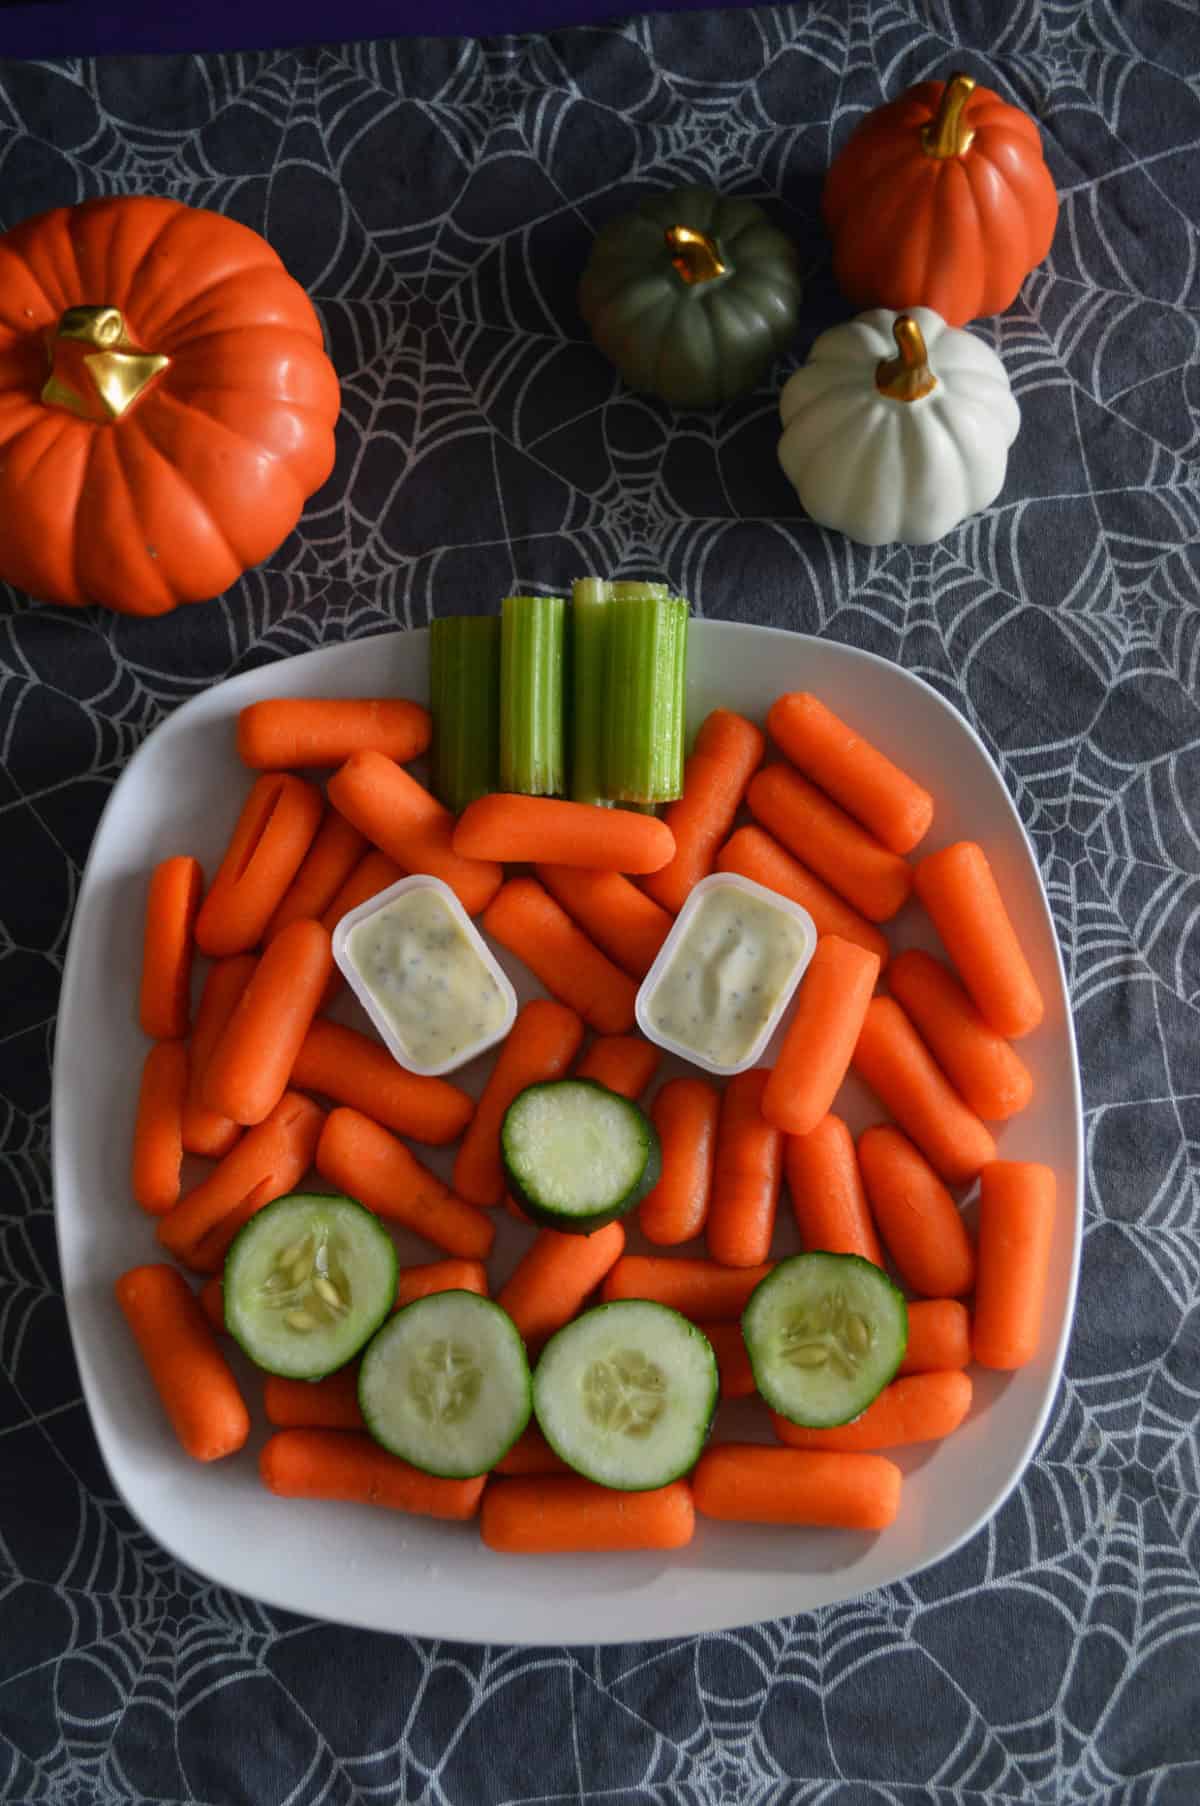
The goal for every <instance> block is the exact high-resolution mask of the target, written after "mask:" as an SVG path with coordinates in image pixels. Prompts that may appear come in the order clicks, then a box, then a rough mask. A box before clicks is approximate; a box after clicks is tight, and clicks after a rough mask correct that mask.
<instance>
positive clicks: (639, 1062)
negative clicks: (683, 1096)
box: [575, 1035, 662, 1098]
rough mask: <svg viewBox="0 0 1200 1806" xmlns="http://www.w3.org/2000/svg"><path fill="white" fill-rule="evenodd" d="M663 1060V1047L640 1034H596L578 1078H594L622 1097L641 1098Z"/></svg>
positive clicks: (576, 1072) (579, 1069)
mask: <svg viewBox="0 0 1200 1806" xmlns="http://www.w3.org/2000/svg"><path fill="white" fill-rule="evenodd" d="M661 1064H662V1049H661V1048H658V1047H655V1045H654V1043H653V1041H643V1040H642V1038H641V1036H640V1035H597V1037H596V1039H595V1040H594V1041H593V1042H592V1045H591V1046H590V1047H589V1048H588V1050H587V1052H586V1053H585V1054H584V1056H583V1058H582V1060H580V1062H579V1064H578V1066H577V1067H576V1068H575V1077H576V1078H577V1079H595V1081H596V1083H597V1084H598V1085H606V1086H607V1087H608V1089H609V1090H610V1091H616V1092H619V1093H620V1095H621V1096H622V1097H628V1098H639V1097H641V1095H642V1092H643V1091H645V1090H646V1089H647V1087H648V1086H649V1085H650V1083H651V1082H652V1080H653V1078H654V1075H655V1073H656V1072H657V1071H658V1069H659V1067H660V1066H661Z"/></svg>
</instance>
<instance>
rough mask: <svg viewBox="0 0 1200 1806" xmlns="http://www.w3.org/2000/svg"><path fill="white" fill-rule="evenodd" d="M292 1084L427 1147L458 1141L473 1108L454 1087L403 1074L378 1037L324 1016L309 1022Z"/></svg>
mask: <svg viewBox="0 0 1200 1806" xmlns="http://www.w3.org/2000/svg"><path fill="white" fill-rule="evenodd" d="M291 1083H292V1084H293V1085H294V1086H296V1087H297V1088H298V1089H300V1090H304V1091H319V1092H320V1093H321V1094H322V1096H324V1097H329V1098H332V1099H333V1100H334V1102H335V1103H339V1104H350V1105H351V1106H352V1107H353V1108H354V1109H355V1110H361V1111H362V1113H363V1115H364V1116H370V1117H372V1118H373V1119H374V1120H375V1121H376V1122H378V1123H382V1124H383V1126H384V1128H385V1129H391V1130H392V1131H393V1133H394V1134H396V1135H407V1136H409V1137H410V1139H411V1140H413V1141H423V1142H426V1143H427V1144H428V1145H429V1146H431V1147H441V1146H442V1145H443V1144H444V1143H445V1142H447V1141H455V1140H457V1138H458V1137H459V1136H460V1135H461V1134H462V1132H463V1130H464V1129H465V1128H466V1126H467V1124H468V1122H470V1120H471V1112H472V1111H473V1110H474V1108H475V1102H474V1099H473V1098H470V1097H468V1096H467V1093H466V1092H465V1091H460V1090H459V1088H458V1086H457V1085H452V1084H450V1082H449V1081H448V1080H447V1079H431V1078H426V1077H425V1076H424V1075H423V1074H421V1073H416V1072H406V1071H405V1070H404V1068H403V1066H398V1065H397V1064H396V1062H395V1060H393V1058H392V1056H391V1054H390V1053H389V1052H388V1051H387V1049H386V1047H381V1046H380V1044H379V1042H378V1041H372V1040H370V1039H369V1037H368V1036H366V1035H360V1034H359V1032H358V1030H357V1029H354V1028H344V1027H343V1026H342V1024H341V1023H340V1022H330V1021H329V1019H328V1018H327V1017H325V1016H317V1017H316V1018H315V1019H314V1020H313V1022H312V1023H311V1024H310V1025H309V1029H308V1033H307V1034H306V1035H305V1037H304V1039H303V1041H302V1042H301V1043H300V1051H299V1053H298V1054H297V1055H296V1060H295V1064H294V1065H293V1067H292V1076H291Z"/></svg>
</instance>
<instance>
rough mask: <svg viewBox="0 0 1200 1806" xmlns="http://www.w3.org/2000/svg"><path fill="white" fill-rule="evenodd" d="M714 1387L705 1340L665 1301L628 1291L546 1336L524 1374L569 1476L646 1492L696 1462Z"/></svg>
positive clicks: (547, 1435)
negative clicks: (537, 1358)
mask: <svg viewBox="0 0 1200 1806" xmlns="http://www.w3.org/2000/svg"><path fill="white" fill-rule="evenodd" d="M717 1389H718V1376H717V1357H716V1355H715V1354H714V1353H713V1347H712V1343H711V1342H710V1341H709V1340H708V1337H707V1336H706V1335H704V1333H703V1332H702V1331H701V1330H699V1329H697V1328H696V1325H695V1324H694V1323H689V1322H688V1320H687V1318H686V1317H682V1316H680V1314H679V1312H678V1311H673V1310H672V1309H671V1308H670V1306H669V1305H666V1304H655V1303H653V1302H652V1301H651V1300H650V1299H648V1298H627V1299H620V1300H618V1301H617V1302H616V1303H614V1304H600V1305H597V1306H596V1308H595V1310H591V1311H585V1312H584V1313H583V1315H582V1316H581V1317H576V1318H575V1320H574V1322H573V1323H568V1324H567V1325H566V1326H565V1328H563V1329H560V1330H559V1331H558V1332H557V1334H555V1335H553V1336H551V1338H550V1340H549V1341H548V1342H547V1344H546V1346H545V1348H544V1349H543V1350H542V1358H541V1360H540V1361H539V1362H538V1364H537V1369H536V1371H535V1373H534V1376H533V1409H534V1412H535V1414H536V1416H537V1420H538V1423H539V1424H540V1426H541V1430H542V1434H543V1435H544V1436H545V1438H546V1441H547V1442H548V1443H549V1444H550V1446H551V1448H552V1449H553V1450H554V1452H555V1454H556V1455H559V1456H560V1457H561V1458H562V1460H564V1461H565V1462H566V1463H567V1465H568V1466H569V1467H573V1468H574V1469H575V1471H576V1473H580V1474H584V1475H586V1477H587V1478H588V1479H589V1480H595V1481H597V1482H598V1484H599V1485H601V1486H612V1487H618V1488H620V1489H621V1490H622V1491H624V1492H645V1491H646V1490H647V1489H648V1488H649V1487H652V1486H666V1485H667V1483H668V1482H669V1481H671V1480H677V1479H678V1478H679V1476H680V1474H686V1473H687V1472H688V1470H689V1469H690V1468H692V1467H694V1466H695V1463H696V1461H697V1459H698V1457H699V1455H700V1451H701V1449H702V1448H703V1447H704V1439H705V1437H706V1436H707V1435H708V1429H709V1425H710V1424H711V1422H712V1417H713V1412H714V1411H715V1410H716V1406H717Z"/></svg>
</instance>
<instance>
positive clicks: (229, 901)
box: [196, 773, 323, 959]
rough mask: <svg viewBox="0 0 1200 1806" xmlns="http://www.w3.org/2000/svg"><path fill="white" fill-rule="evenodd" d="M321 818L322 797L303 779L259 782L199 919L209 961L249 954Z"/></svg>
mask: <svg viewBox="0 0 1200 1806" xmlns="http://www.w3.org/2000/svg"><path fill="white" fill-rule="evenodd" d="M322 813H323V810H322V804H321V793H320V791H319V790H314V789H313V786H312V785H311V784H306V783H305V782H304V781H303V779H302V778H294V777H291V776H289V775H287V774H282V775H281V774H278V773H272V774H270V775H269V776H267V777H261V778H259V779H257V780H256V782H255V784H254V787H253V789H252V790H251V792H250V795H249V796H248V797H247V799H246V803H245V806H244V807H243V809H242V813H241V814H240V815H239V817H238V820H237V826H236V827H235V828H234V830H233V835H232V838H231V839H230V842H229V845H228V846H227V847H226V849H225V857H224V858H223V859H222V861H221V864H220V866H219V867H218V870H217V875H216V877H215V878H214V879H213V881H212V884H211V886H210V888H209V892H208V895H207V896H206V897H205V899H204V901H203V903H202V904H201V905H200V913H199V915H198V916H197V917H196V945H197V947H199V949H200V951H201V953H207V954H208V955H209V957H210V958H211V959H219V958H222V957H223V956H224V955H225V954H227V953H246V952H248V951H249V949H250V948H251V947H257V945H258V943H259V942H260V941H261V940H262V937H263V932H264V930H265V929H266V926H267V923H268V922H269V921H270V919H271V917H272V915H273V914H274V912H275V910H276V909H277V908H278V907H279V904H280V902H281V900H282V898H283V896H284V894H285V892H286V891H287V888H288V885H289V884H290V883H291V882H292V879H293V878H294V877H295V876H296V873H297V872H298V871H299V870H300V866H301V863H302V861H303V859H304V855H305V854H306V853H307V852H308V849H309V847H310V846H311V845H312V841H313V836H314V835H315V834H316V831H317V828H318V826H319V824H320V821H321V815H322Z"/></svg>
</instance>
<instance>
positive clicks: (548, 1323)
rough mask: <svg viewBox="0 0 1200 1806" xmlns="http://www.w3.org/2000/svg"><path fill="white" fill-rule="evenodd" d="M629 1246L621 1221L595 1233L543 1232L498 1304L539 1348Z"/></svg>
mask: <svg viewBox="0 0 1200 1806" xmlns="http://www.w3.org/2000/svg"><path fill="white" fill-rule="evenodd" d="M624 1246H625V1231H624V1230H623V1229H622V1227H621V1225H620V1223H606V1224H605V1225H604V1228H603V1229H597V1230H595V1231H594V1232H593V1233H592V1234H591V1235H560V1234H559V1232H558V1231H557V1230H556V1229H541V1230H539V1231H538V1236H537V1240H536V1241H535V1242H534V1243H533V1244H532V1245H531V1246H530V1247H529V1248H527V1249H526V1251H525V1253H524V1254H523V1255H522V1256H521V1259H520V1260H519V1261H518V1262H517V1265H516V1267H515V1268H514V1270H513V1274H512V1277H511V1278H510V1279H509V1281H508V1283H507V1284H506V1285H504V1286H502V1287H501V1289H500V1291H499V1292H498V1293H497V1295H496V1303H497V1304H499V1305H501V1306H502V1307H503V1309H504V1310H506V1311H507V1312H508V1314H509V1316H510V1317H511V1318H512V1320H513V1322H514V1323H515V1324H516V1326H517V1328H518V1329H519V1330H520V1332H521V1334H522V1335H523V1336H524V1338H525V1340H526V1342H528V1343H529V1344H530V1345H531V1346H540V1345H541V1344H542V1343H543V1342H544V1341H545V1340H546V1338H547V1337H548V1336H552V1335H553V1334H554V1332H555V1330H556V1329H561V1328H562V1326H563V1324H564V1323H566V1322H567V1320H568V1318H570V1317H573V1316H574V1315H575V1313H576V1311H577V1310H578V1309H579V1307H580V1305H581V1304H582V1303H583V1301H584V1299H585V1298H586V1297H587V1295H588V1293H589V1292H591V1291H593V1290H594V1288H595V1287H596V1286H598V1285H599V1284H600V1281H601V1280H602V1279H603V1278H604V1276H605V1274H606V1273H607V1272H608V1271H609V1269H610V1267H611V1266H612V1265H613V1262H614V1261H616V1260H617V1259H618V1258H619V1256H620V1253H621V1250H622V1249H623V1248H624Z"/></svg>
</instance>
